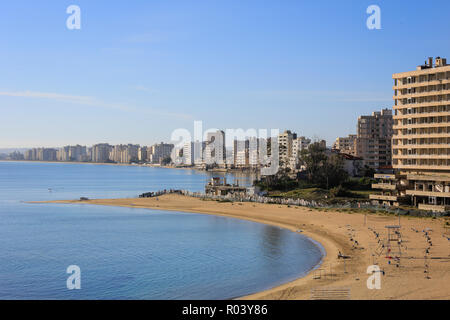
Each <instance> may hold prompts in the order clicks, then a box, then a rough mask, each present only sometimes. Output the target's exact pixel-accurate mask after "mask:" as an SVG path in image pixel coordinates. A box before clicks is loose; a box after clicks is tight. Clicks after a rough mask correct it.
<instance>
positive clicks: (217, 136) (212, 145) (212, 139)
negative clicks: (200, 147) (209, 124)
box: [204, 130, 226, 167]
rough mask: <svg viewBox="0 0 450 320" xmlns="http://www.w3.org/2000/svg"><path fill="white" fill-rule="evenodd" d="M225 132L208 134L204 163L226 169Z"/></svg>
mask: <svg viewBox="0 0 450 320" xmlns="http://www.w3.org/2000/svg"><path fill="white" fill-rule="evenodd" d="M225 158H226V148H225V132H224V131H221V130H218V131H215V132H208V133H207V135H206V145H205V149H204V161H205V164H206V165H209V166H215V165H217V166H219V167H225V166H226V162H225Z"/></svg>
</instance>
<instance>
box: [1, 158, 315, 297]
mask: <svg viewBox="0 0 450 320" xmlns="http://www.w3.org/2000/svg"><path fill="white" fill-rule="evenodd" d="M207 179H208V176H207V175H206V174H205V173H201V172H196V171H193V170H171V169H162V168H146V167H128V166H109V165H105V166H103V165H84V164H48V163H14V162H0V298H1V299H229V298H233V297H238V296H242V295H246V294H250V293H253V292H256V291H260V290H263V289H267V288H270V287H273V286H275V285H278V284H281V283H283V282H286V281H289V280H293V279H295V278H298V277H299V276H301V275H304V274H305V273H307V272H308V271H309V270H310V269H311V268H313V267H314V266H315V265H317V263H319V261H320V259H321V257H322V253H321V249H320V248H319V246H317V244H315V243H313V242H312V241H310V240H309V239H308V238H306V237H304V236H302V235H299V234H296V233H293V232H290V231H287V230H284V229H281V228H278V227H273V226H267V225H263V224H258V223H254V222H249V221H243V220H238V219H231V218H224V217H215V216H210V215H201V214H192V213H181V212H166V211H158V210H146V209H135V208H119V207H117V208H116V207H104V206H92V205H59V204H28V203H24V202H22V201H33V200H49V199H74V198H78V197H80V196H87V197H90V198H108V197H132V196H136V195H137V194H140V193H142V192H147V191H156V190H160V189H164V188H167V189H169V188H174V189H188V190H191V191H200V190H202V189H203V186H204V184H205V182H206V181H207ZM49 188H50V189H51V192H50V191H49ZM69 265H77V266H79V267H80V269H81V290H68V289H67V287H66V279H67V277H68V276H69V275H68V274H67V273H66V268H67V267H68V266H69Z"/></svg>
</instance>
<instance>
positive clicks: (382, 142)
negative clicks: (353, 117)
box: [356, 109, 393, 170]
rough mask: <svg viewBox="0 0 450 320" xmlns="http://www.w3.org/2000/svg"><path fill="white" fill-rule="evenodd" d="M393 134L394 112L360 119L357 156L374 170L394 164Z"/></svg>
mask: <svg viewBox="0 0 450 320" xmlns="http://www.w3.org/2000/svg"><path fill="white" fill-rule="evenodd" d="M392 134H393V117H392V110H390V109H383V110H381V111H379V112H373V113H372V115H370V116H360V117H359V118H358V127H357V137H356V156H357V157H360V158H363V159H364V165H365V166H368V167H370V168H372V169H375V170H377V169H379V168H381V167H388V166H391V164H392V155H391V142H392Z"/></svg>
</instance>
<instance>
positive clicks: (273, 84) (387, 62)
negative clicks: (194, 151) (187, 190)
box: [0, 0, 450, 148]
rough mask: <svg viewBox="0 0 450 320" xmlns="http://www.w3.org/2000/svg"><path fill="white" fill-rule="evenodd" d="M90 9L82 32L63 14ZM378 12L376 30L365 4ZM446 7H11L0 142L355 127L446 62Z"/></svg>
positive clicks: (3, 55) (331, 134)
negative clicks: (399, 83)
mask: <svg viewBox="0 0 450 320" xmlns="http://www.w3.org/2000/svg"><path fill="white" fill-rule="evenodd" d="M71 4H76V5H79V6H80V8H81V20H82V21H81V30H68V29H67V28H66V19H67V17H68V14H66V8H67V7H68V6H69V5H71ZM371 4H377V5H378V6H380V8H381V25H382V29H381V30H368V29H367V27H366V19H367V17H368V15H367V14H366V8H367V7H368V6H369V5H371ZM449 12H450V1H448V0H442V1H406V0H404V1H400V0H396V1H392V0H389V1H375V0H372V1H364V0H359V1H357V0H354V1H350V0H342V1H334V0H333V1H320V0H315V1H300V0H296V1H288V0H283V1H278V0H277V1H275V0H273V1H253V0H238V1H234V0H223V1H186V0H183V1H167V0H166V1H162V0H158V1H157V0H153V1H152V0H146V1H138V0H130V1H110V0H109V1H101V0H95V1H92V0H71V1H63V0H54V1H49V0H47V1H45V0H41V1H32V0H29V1H23V0H15V1H7V2H6V1H4V2H2V6H1V9H0V39H1V41H2V43H3V44H2V46H1V50H0V70H1V76H0V147H3V148H5V147H33V146H62V145H66V144H76V143H81V144H88V145H89V144H93V143H96V142H110V143H128V142H133V143H139V144H152V143H154V142H157V141H161V140H165V141H167V140H169V137H170V134H171V132H172V130H174V129H176V128H187V129H189V130H192V129H193V121H194V120H202V121H203V122H204V127H205V128H209V127H216V128H224V129H225V128H243V129H248V128H268V129H270V128H279V129H280V130H284V129H292V130H294V131H296V132H298V133H299V134H300V135H306V136H309V137H320V138H324V139H326V140H327V141H328V143H331V142H332V141H333V140H334V139H335V138H336V137H337V136H344V135H347V134H349V133H355V132H356V120H357V117H358V115H361V114H369V113H371V112H372V111H375V110H379V109H381V108H383V107H389V108H391V107H392V95H393V93H392V84H393V82H392V79H391V77H392V73H395V72H402V71H409V70H413V69H414V68H415V67H416V66H417V65H419V64H421V63H423V61H424V60H425V59H426V58H427V57H428V56H443V57H447V58H450V41H449V31H450V19H449Z"/></svg>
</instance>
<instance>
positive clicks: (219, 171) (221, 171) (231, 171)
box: [0, 160, 258, 175]
mask: <svg viewBox="0 0 450 320" xmlns="http://www.w3.org/2000/svg"><path fill="white" fill-rule="evenodd" d="M1 162H18V163H50V164H52V163H55V164H90V165H98V166H101V165H105V166H124V167H144V168H163V169H179V170H194V171H198V172H208V173H217V174H236V173H238V174H239V173H241V174H247V175H252V174H258V172H255V171H254V170H245V169H244V170H241V169H217V170H216V169H213V170H204V169H199V168H196V167H195V166H190V167H183V166H181V167H176V166H163V165H159V164H151V163H150V164H144V163H134V164H132V163H116V162H85V161H41V160H0V163H1Z"/></svg>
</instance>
